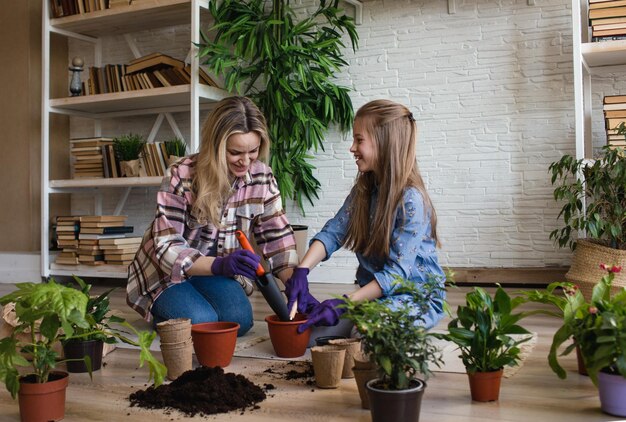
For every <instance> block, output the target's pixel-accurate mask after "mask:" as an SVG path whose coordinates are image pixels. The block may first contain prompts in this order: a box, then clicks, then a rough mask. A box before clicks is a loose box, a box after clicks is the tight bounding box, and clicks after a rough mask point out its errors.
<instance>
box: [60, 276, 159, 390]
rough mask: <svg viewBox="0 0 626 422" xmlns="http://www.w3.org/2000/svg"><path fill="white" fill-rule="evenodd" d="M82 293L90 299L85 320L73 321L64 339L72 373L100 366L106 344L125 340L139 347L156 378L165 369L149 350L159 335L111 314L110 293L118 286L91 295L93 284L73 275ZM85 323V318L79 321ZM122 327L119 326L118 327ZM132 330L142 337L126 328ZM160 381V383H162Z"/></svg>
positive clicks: (93, 369) (92, 369)
mask: <svg viewBox="0 0 626 422" xmlns="http://www.w3.org/2000/svg"><path fill="white" fill-rule="evenodd" d="M74 281H75V282H76V283H77V284H78V287H79V288H80V292H81V293H82V294H83V295H85V297H86V298H87V306H86V311H85V318H84V323H80V324H79V323H78V322H71V326H72V329H73V330H74V332H73V334H72V336H69V337H67V336H65V337H63V338H62V344H63V351H64V355H65V361H66V363H67V368H68V371H69V372H89V373H91V371H95V370H98V369H100V366H101V363H102V351H103V345H104V343H107V344H115V343H117V342H118V341H122V342H124V343H126V344H131V345H133V346H138V347H140V349H141V356H142V360H143V359H145V360H146V361H147V362H148V363H149V366H150V368H151V375H152V373H154V374H155V380H156V378H158V377H161V381H162V379H163V378H162V375H163V374H164V372H165V369H164V367H163V365H162V364H161V363H160V362H159V361H157V360H156V359H155V358H154V356H152V353H151V352H150V344H152V341H153V339H154V338H155V337H156V334H155V333H154V332H152V333H149V332H139V331H137V330H136V329H135V328H134V327H133V326H132V325H130V324H129V323H128V322H126V321H125V320H124V318H122V317H119V316H116V315H113V314H111V310H110V308H109V302H110V300H109V295H110V294H111V292H112V291H113V290H115V288H112V289H109V290H107V291H105V292H104V293H102V294H100V295H98V296H91V294H90V291H91V285H90V284H87V283H85V281H84V280H83V279H81V278H80V277H77V276H74ZM80 322H82V321H80ZM118 327H119V328H118ZM124 329H125V330H129V331H130V332H132V333H134V334H135V335H136V336H137V337H138V338H139V339H140V340H139V342H136V341H133V340H131V339H130V338H128V336H127V333H126V332H125V331H124ZM161 381H159V383H160V382H161Z"/></svg>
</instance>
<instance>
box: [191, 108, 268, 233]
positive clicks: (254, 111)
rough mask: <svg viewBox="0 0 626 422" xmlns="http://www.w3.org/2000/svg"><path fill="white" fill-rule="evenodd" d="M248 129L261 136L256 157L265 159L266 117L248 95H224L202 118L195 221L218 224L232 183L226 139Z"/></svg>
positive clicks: (194, 182) (194, 210) (195, 180)
mask: <svg viewBox="0 0 626 422" xmlns="http://www.w3.org/2000/svg"><path fill="white" fill-rule="evenodd" d="M248 132H256V133H257V134H258V135H259V136H260V137H261V145H260V146H259V158H258V159H259V160H261V161H267V157H268V154H269V148H270V140H269V136H268V134H267V124H266V123H265V117H263V113H261V111H260V110H259V109H258V107H257V106H256V105H255V104H254V103H253V102H252V100H250V99H249V98H246V97H228V98H225V99H223V100H222V101H220V102H219V103H217V105H216V106H215V108H214V109H213V111H212V112H211V113H210V114H209V115H208V117H207V118H206V120H205V121H204V124H203V125H202V132H201V140H202V144H201V145H200V152H199V153H198V157H197V160H196V172H195V176H194V178H193V185H192V186H193V192H194V194H195V201H194V204H193V207H192V210H191V213H192V214H193V215H194V217H196V218H197V219H198V221H202V222H207V221H208V222H210V223H212V224H213V225H214V226H216V227H219V226H220V220H221V213H222V209H223V208H224V206H225V205H226V203H227V201H228V198H229V197H230V195H231V185H232V180H231V179H230V174H229V170H228V163H227V161H226V147H227V142H226V141H227V140H228V138H229V137H230V136H231V135H233V134H236V133H248Z"/></svg>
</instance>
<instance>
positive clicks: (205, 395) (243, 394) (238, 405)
mask: <svg viewBox="0 0 626 422" xmlns="http://www.w3.org/2000/svg"><path fill="white" fill-rule="evenodd" d="M272 388H273V386H272ZM267 389H269V388H267ZM265 398H266V395H265V392H264V391H263V389H262V388H261V387H259V386H257V385H255V384H253V383H252V382H250V381H249V380H248V379H247V378H246V377H244V376H243V375H237V374H233V373H224V370H223V369H222V368H219V367H216V368H207V367H204V366H200V367H198V368H196V369H193V370H191V371H187V372H185V373H184V374H182V375H181V376H180V377H178V378H177V379H176V380H175V381H173V382H171V383H170V384H163V385H160V386H158V387H156V388H155V387H148V388H147V389H146V390H140V391H137V392H135V393H132V394H131V395H130V396H129V398H128V399H129V400H130V405H131V406H137V407H143V408H146V409H177V410H179V411H181V412H183V413H184V414H185V415H187V416H195V415H198V414H204V415H213V414H216V413H226V412H230V411H232V410H237V409H239V410H242V411H243V410H246V409H248V408H249V409H258V406H256V404H257V403H259V402H261V401H263V400H265Z"/></svg>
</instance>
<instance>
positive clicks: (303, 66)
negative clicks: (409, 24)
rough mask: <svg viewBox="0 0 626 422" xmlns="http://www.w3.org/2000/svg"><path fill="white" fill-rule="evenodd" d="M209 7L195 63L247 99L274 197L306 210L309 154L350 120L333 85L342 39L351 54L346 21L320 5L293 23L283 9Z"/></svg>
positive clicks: (254, 0) (244, 2)
mask: <svg viewBox="0 0 626 422" xmlns="http://www.w3.org/2000/svg"><path fill="white" fill-rule="evenodd" d="M268 4H269V2H268V1H266V0H224V1H221V2H215V1H211V2H210V5H209V10H210V12H211V15H212V16H213V19H214V22H215V24H214V26H213V27H212V28H210V29H209V33H210V34H211V36H212V39H211V37H209V35H207V33H204V32H203V33H202V42H201V43H199V44H198V47H199V57H200V58H201V59H203V62H204V64H206V65H208V67H209V68H210V69H211V70H212V71H213V72H214V73H215V74H221V75H224V79H225V85H226V86H225V88H226V89H227V90H228V91H229V92H235V91H236V92H238V93H240V94H243V95H247V96H249V97H250V98H251V99H252V100H253V101H254V102H255V103H256V104H257V105H258V106H259V108H260V109H261V111H262V112H263V114H264V115H265V118H266V120H267V124H268V128H269V135H270V139H271V140H272V144H271V151H270V152H271V157H270V166H271V167H272V170H273V171H274V174H275V176H276V180H277V182H278V186H279V189H280V192H281V194H282V195H283V196H284V197H288V198H291V199H294V200H295V201H297V203H298V205H299V206H300V208H301V209H302V199H303V195H304V196H305V197H306V198H307V199H308V200H309V202H311V203H312V202H313V197H316V198H317V197H318V195H317V191H318V189H319V188H320V183H319V181H318V180H317V179H316V178H315V176H314V175H313V170H314V169H315V167H314V166H313V165H311V164H310V163H309V162H308V160H310V159H311V158H312V156H311V155H309V151H311V150H312V151H318V150H319V149H322V150H323V149H324V145H323V139H324V136H325V133H326V131H327V130H328V127H329V126H330V125H331V124H337V125H339V127H340V129H341V130H342V131H346V130H347V129H348V128H349V127H350V126H351V124H352V119H353V117H354V112H353V108H352V101H351V100H350V97H349V95H348V92H349V89H348V88H347V87H344V86H340V85H337V84H336V83H335V82H334V78H335V75H336V74H337V73H339V72H340V71H341V70H342V68H343V67H344V66H347V65H348V63H347V61H346V60H345V59H344V58H343V57H342V52H341V50H342V49H343V48H344V47H345V46H344V44H343V41H342V35H343V34H347V35H348V37H349V38H350V41H351V43H352V49H353V50H356V48H357V43H358V35H357V32H356V28H355V26H354V21H353V19H352V18H350V17H348V16H345V15H343V14H342V12H341V10H340V9H338V8H337V5H338V0H334V1H326V0H320V2H319V6H318V8H317V10H315V11H314V12H312V13H306V14H305V15H304V17H303V18H302V19H301V20H298V18H297V16H296V14H295V12H294V11H293V10H292V9H291V8H290V7H289V1H284V0H273V1H272V2H271V7H266V6H267V5H268Z"/></svg>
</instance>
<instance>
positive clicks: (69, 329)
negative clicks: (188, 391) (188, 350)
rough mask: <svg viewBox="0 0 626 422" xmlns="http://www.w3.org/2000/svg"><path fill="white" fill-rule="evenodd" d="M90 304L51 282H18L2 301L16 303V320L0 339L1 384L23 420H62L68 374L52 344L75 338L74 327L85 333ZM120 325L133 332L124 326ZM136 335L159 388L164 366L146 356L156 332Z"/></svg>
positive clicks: (79, 294) (85, 297) (81, 294)
mask: <svg viewBox="0 0 626 422" xmlns="http://www.w3.org/2000/svg"><path fill="white" fill-rule="evenodd" d="M88 302H89V296H88V295H86V294H85V293H84V292H83V291H81V290H78V289H74V288H72V287H67V286H62V285H60V284H57V283H56V282H55V281H54V280H53V279H50V281H49V282H48V283H39V284H37V283H19V284H17V289H16V290H15V291H13V292H12V293H9V294H7V295H5V296H2V297H0V305H3V306H4V305H7V304H8V303H13V304H14V306H15V314H16V317H17V325H16V326H15V327H14V330H13V332H12V333H11V335H10V336H8V337H5V338H3V339H1V340H0V381H2V382H4V384H5V385H6V388H7V390H8V391H9V392H10V393H11V396H12V397H13V398H15V397H18V396H19V406H20V415H21V419H22V420H23V421H49V420H54V421H57V420H61V419H63V417H64V415H65V390H66V387H67V385H68V374H67V372H62V371H58V370H56V367H57V365H59V364H61V363H64V362H66V361H67V359H65V360H60V359H59V353H58V352H57V351H56V348H55V346H57V345H60V342H62V341H68V340H71V339H74V338H76V336H77V334H76V331H75V328H74V327H81V328H83V329H88V327H89V322H88V321H87V319H86V315H87V304H88ZM123 324H125V327H126V328H129V329H133V328H132V326H130V325H129V324H128V323H123ZM95 331H100V330H94V331H85V332H83V334H80V335H81V336H87V335H90V334H94V332H95ZM22 333H29V334H30V337H29V338H25V337H23V336H20V334H22ZM135 333H136V334H138V335H139V343H140V344H141V347H142V354H141V365H143V363H144V360H147V361H148V363H149V366H150V377H154V379H155V384H160V383H161V382H162V381H163V375H164V368H160V366H161V367H162V365H160V364H159V362H157V361H156V360H155V359H154V357H152V355H151V354H150V353H149V347H150V343H151V342H152V340H153V339H154V337H155V334H154V333H152V335H150V334H148V333H143V332H142V333H138V332H136V331H135ZM133 343H134V342H133ZM134 344H137V343H134ZM26 355H28V357H29V359H26V357H25V356H26ZM82 359H84V358H82ZM82 359H81V360H82ZM159 365H160V366H159ZM90 366H91V365H88V367H89V368H90ZM20 367H30V370H29V371H28V372H25V371H20V370H19V368H20ZM90 375H91V373H90Z"/></svg>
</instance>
